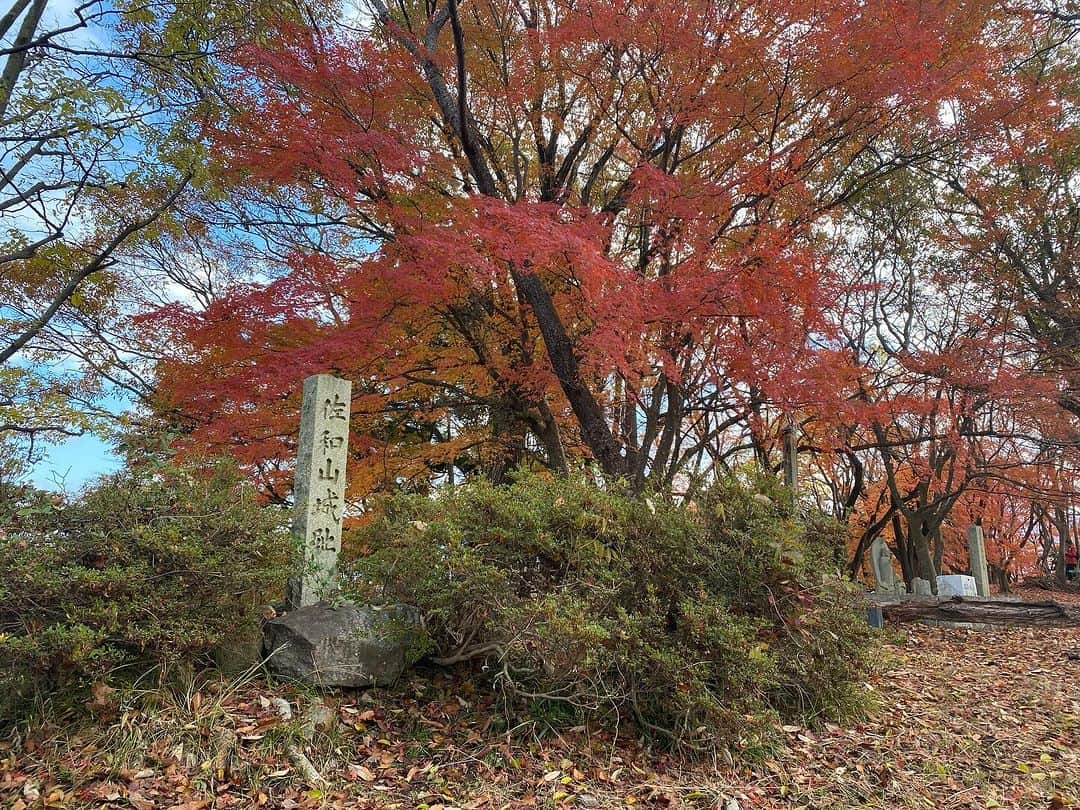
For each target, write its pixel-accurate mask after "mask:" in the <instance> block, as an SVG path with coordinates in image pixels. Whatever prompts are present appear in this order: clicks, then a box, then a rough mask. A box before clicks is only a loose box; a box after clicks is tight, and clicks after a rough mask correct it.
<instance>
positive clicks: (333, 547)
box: [286, 374, 352, 609]
mask: <svg viewBox="0 0 1080 810" xmlns="http://www.w3.org/2000/svg"><path fill="white" fill-rule="evenodd" d="M351 396H352V383H351V382H349V381H348V380H342V379H339V378H338V377H333V376H331V375H329V374H316V375H314V376H312V377H308V378H307V379H306V380H304V400H303V407H302V410H301V411H300V437H299V438H300V443H299V447H298V448H297V454H296V484H295V488H294V496H295V499H296V502H295V503H294V505H293V525H292V532H293V536H294V537H295V538H296V543H297V546H298V547H299V548H301V549H302V550H303V559H302V561H301V564H302V568H301V570H300V571H299V572H298V573H297V574H296V576H294V577H293V578H292V579H291V580H290V581H289V587H288V594H287V597H286V601H287V602H288V604H289V607H291V608H294V609H295V608H298V607H303V606H304V605H313V604H315V603H316V602H318V601H320V600H321V599H328V598H330V597H331V596H332V595H333V591H334V587H335V583H336V571H337V559H338V551H340V549H341V523H342V520H343V519H344V517H345V461H346V459H347V458H348V444H349V409H350V407H351V404H350V403H351Z"/></svg>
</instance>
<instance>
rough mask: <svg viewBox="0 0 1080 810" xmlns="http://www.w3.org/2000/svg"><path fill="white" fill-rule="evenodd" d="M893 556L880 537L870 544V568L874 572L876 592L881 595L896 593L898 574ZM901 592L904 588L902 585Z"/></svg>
mask: <svg viewBox="0 0 1080 810" xmlns="http://www.w3.org/2000/svg"><path fill="white" fill-rule="evenodd" d="M892 561H893V556H892V552H891V551H889V547H888V546H887V545H886V544H885V541H884V540H883V539H882V538H880V537H875V538H874V542H872V543H871V544H870V566H871V568H872V569H873V571H874V591H875V592H876V593H880V594H886V593H894V592H895V591H896V590H897V588H896V572H895V571H894V570H893V564H892ZM901 590H903V586H902V585H901Z"/></svg>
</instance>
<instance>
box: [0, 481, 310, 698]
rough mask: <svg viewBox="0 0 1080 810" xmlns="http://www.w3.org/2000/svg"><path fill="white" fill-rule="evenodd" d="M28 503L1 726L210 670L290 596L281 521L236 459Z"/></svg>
mask: <svg viewBox="0 0 1080 810" xmlns="http://www.w3.org/2000/svg"><path fill="white" fill-rule="evenodd" d="M22 500H23V505H22V506H21V508H19V509H17V510H14V511H11V510H9V514H8V523H7V526H8V528H7V529H6V530H5V531H3V532H0V718H2V717H7V716H8V715H10V714H11V713H13V712H14V711H16V710H17V709H18V708H19V707H20V704H23V701H25V699H26V698H27V697H29V696H30V695H31V694H32V693H34V692H38V693H40V692H45V693H48V692H51V691H54V690H56V689H58V688H61V687H63V688H64V689H65V691H68V692H69V693H70V692H74V691H77V689H78V688H79V687H85V686H86V685H88V684H90V683H92V682H94V681H97V680H102V679H107V678H108V677H110V676H111V675H118V674H120V673H129V674H133V675H141V674H142V673H144V672H146V671H147V670H148V669H150V668H153V667H155V666H156V667H160V668H161V669H162V670H165V669H167V668H168V667H169V665H171V664H174V663H176V662H180V661H183V662H190V663H192V664H198V663H200V661H201V660H202V659H204V658H205V657H206V656H207V655H208V653H209V652H210V651H211V650H212V649H213V647H214V646H215V645H216V644H217V643H218V642H219V641H220V640H221V639H222V638H223V637H225V636H226V635H227V634H230V633H233V632H235V631H236V630H237V629H238V628H242V627H244V626H252V627H254V626H255V624H256V623H257V620H258V607H259V606H260V605H261V604H265V603H266V602H267V601H269V600H270V599H271V597H272V596H273V595H275V594H277V593H280V591H281V589H282V587H283V585H282V583H283V581H284V575H285V570H286V565H287V561H288V556H289V551H290V543H289V538H288V534H287V533H286V532H284V531H283V529H282V526H281V520H282V515H281V513H280V512H278V511H277V510H273V509H268V508H265V507H262V506H260V505H259V504H258V502H257V500H256V496H255V493H254V491H253V490H252V489H250V488H249V487H248V486H246V485H245V484H243V483H242V482H241V480H240V477H239V475H238V473H237V472H236V470H235V469H234V468H233V467H232V466H230V465H229V464H227V463H225V462H215V463H211V464H207V465H201V466H190V467H182V466H176V465H171V464H163V465H158V466H154V467H152V468H148V467H144V468H140V469H136V470H126V471H123V472H121V473H118V474H116V475H114V476H111V477H109V478H106V479H103V480H102V481H101V483H100V484H99V485H97V486H96V487H95V488H94V489H92V490H90V491H88V492H87V493H86V494H85V495H83V496H82V497H81V498H79V499H77V500H75V501H74V502H70V503H65V502H63V501H61V499H60V498H58V497H57V498H54V499H49V498H42V497H40V495H39V494H36V493H29V494H27V495H26V497H24V498H23V499H22ZM5 698H6V700H5Z"/></svg>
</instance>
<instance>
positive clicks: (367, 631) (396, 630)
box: [263, 602, 419, 687]
mask: <svg viewBox="0 0 1080 810" xmlns="http://www.w3.org/2000/svg"><path fill="white" fill-rule="evenodd" d="M418 625H419V617H418V613H417V611H416V609H415V608H410V607H406V606H404V605H399V606H392V607H382V608H379V607H370V606H366V605H354V604H350V603H344V604H340V605H339V604H333V605H331V604H327V603H323V602H320V603H317V604H314V605H305V606H304V607H301V608H298V609H296V610H293V611H291V612H289V613H286V614H285V615H284V616H281V617H279V618H277V619H273V620H271V621H269V622H267V623H266V625H265V627H264V629H263V654H264V655H266V656H267V657H268V659H269V660H268V661H267V666H268V667H269V669H270V671H271V672H273V673H274V674H276V675H279V676H281V677H285V678H295V679H299V680H302V681H305V682H307V683H311V684H313V685H315V686H322V687H361V686H371V685H373V684H387V683H391V682H393V681H394V680H395V679H396V678H397V677H398V676H399V675H400V674H401V671H402V670H403V669H404V668H405V648H406V646H407V637H408V632H407V630H408V628H409V627H417V626H418Z"/></svg>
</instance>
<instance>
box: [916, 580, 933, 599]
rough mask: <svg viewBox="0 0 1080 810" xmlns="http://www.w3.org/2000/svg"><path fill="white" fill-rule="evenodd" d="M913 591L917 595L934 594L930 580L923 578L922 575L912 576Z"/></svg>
mask: <svg viewBox="0 0 1080 810" xmlns="http://www.w3.org/2000/svg"><path fill="white" fill-rule="evenodd" d="M911 592H912V593H913V594H914V595H915V596H933V593H932V592H931V590H930V580H928V579H923V578H922V577H912V579H911Z"/></svg>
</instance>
